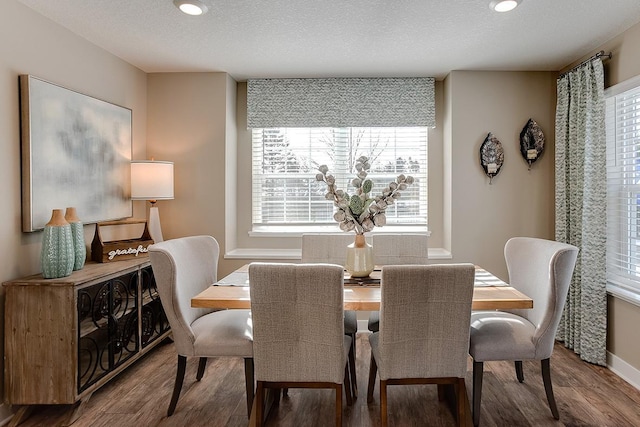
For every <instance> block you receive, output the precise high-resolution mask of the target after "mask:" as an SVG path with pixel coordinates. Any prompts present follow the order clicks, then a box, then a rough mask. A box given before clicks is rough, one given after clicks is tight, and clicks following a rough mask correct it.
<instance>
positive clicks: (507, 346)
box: [469, 237, 578, 426]
mask: <svg viewBox="0 0 640 427" xmlns="http://www.w3.org/2000/svg"><path fill="white" fill-rule="evenodd" d="M504 256H505V260H506V263H507V269H508V271H509V284H510V285H511V286H513V287H514V288H516V289H518V290H520V291H522V292H524V293H525V294H526V295H528V296H529V297H531V298H532V299H533V309H530V310H503V311H476V312H474V313H473V314H472V316H471V336H470V343H469V354H471V357H473V422H474V425H476V426H477V425H478V424H479V423H480V399H481V393H482V372H483V362H487V361H492V360H509V361H514V362H515V368H516V377H517V378H518V381H520V382H522V381H524V376H523V373H522V361H523V360H540V361H541V370H542V379H543V382H544V387H545V391H546V395H547V401H548V402H549V407H550V408H551V413H552V414H553V417H554V418H555V419H559V418H560V414H559V413H558V408H557V406H556V402H555V399H554V396H553V389H552V386H551V372H550V363H549V361H550V358H551V354H552V352H553V344H554V341H555V335H556V330H557V328H558V324H559V322H560V316H561V315H562V311H563V309H564V304H565V301H566V298H567V292H568V289H569V284H570V282H571V276H572V275H573V269H574V266H575V263H576V258H577V256H578V248H576V247H575V246H572V245H568V244H565V243H559V242H554V241H550V240H544V239H536V238H529V237H514V238H512V239H510V240H509V241H508V242H507V243H506V245H505V247H504Z"/></svg>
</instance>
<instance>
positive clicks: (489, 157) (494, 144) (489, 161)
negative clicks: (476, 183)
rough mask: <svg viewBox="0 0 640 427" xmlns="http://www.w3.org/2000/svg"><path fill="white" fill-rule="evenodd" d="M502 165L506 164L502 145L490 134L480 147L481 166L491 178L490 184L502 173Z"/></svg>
mask: <svg viewBox="0 0 640 427" xmlns="http://www.w3.org/2000/svg"><path fill="white" fill-rule="evenodd" d="M502 163H504V150H503V149H502V144H501V143H500V141H498V138H496V137H495V136H493V134H492V133H491V132H489V134H488V135H487V137H486V138H485V139H484V142H483V143H482V145H481V146H480V164H481V165H482V169H484V173H485V174H486V175H487V176H488V177H489V184H491V180H492V179H493V177H494V176H496V175H498V173H500V168H501V167H502Z"/></svg>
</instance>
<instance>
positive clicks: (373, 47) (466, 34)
mask: <svg viewBox="0 0 640 427" xmlns="http://www.w3.org/2000/svg"><path fill="white" fill-rule="evenodd" d="M18 1H19V2H21V3H23V4H25V5H27V6H29V7H30V8H32V9H34V10H35V11H37V12H39V13H41V14H42V15H44V16H46V17H48V18H50V19H51V20H53V21H55V22H57V23H59V24H60V25H62V26H64V27H66V28H68V29H69V30H71V31H72V32H74V33H76V34H78V35H80V36H82V37H84V38H86V39H87V40H89V41H90V42H92V43H94V44H96V45H98V46H100V47H102V48H104V49H105V50H107V51H109V52H111V53H113V54H114V55H116V56H118V57H120V58H122V59H123V60H125V61H127V62H129V63H131V64H133V65H135V66H136V67H138V68H140V69H141V70H143V71H145V72H149V73H152V72H175V71H224V72H227V73H229V74H230V75H231V76H233V77H234V78H235V79H237V80H244V79H246V78H252V77H265V78H267V77H336V76H340V77H356V76H357V77H372V76H378V77H390V76H396V77H407V76H416V77H420V76H434V77H436V78H439V79H441V78H443V77H444V76H446V75H447V74H448V73H449V71H451V70H560V69H561V68H563V67H565V66H567V65H568V64H570V63H572V62H573V61H575V60H577V59H579V58H581V57H582V56H584V55H588V54H591V53H594V52H593V50H594V49H596V48H597V47H598V46H599V45H601V44H602V43H604V42H606V41H608V40H610V39H611V38H613V37H614V36H616V35H618V34H619V33H621V32H623V31H624V30H626V29H627V28H629V27H631V26H632V25H634V24H635V23H637V22H640V0H523V2H522V3H521V4H520V6H519V7H518V8H516V9H515V10H514V11H512V12H509V13H496V12H493V11H491V10H490V9H489V6H488V5H489V0H205V1H206V2H207V3H208V4H209V6H210V9H209V12H208V13H207V14H206V15H203V16H199V17H194V16H188V15H184V14H183V13H181V12H180V11H179V10H178V9H177V8H176V7H175V6H174V5H173V2H172V0H53V1H52V0H18Z"/></svg>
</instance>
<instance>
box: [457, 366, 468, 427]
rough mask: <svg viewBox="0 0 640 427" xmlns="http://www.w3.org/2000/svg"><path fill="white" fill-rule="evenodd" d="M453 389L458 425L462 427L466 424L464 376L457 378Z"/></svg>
mask: <svg viewBox="0 0 640 427" xmlns="http://www.w3.org/2000/svg"><path fill="white" fill-rule="evenodd" d="M455 389H456V402H457V406H458V425H459V426H460V427H462V426H464V425H465V424H466V421H467V405H466V401H467V388H466V386H465V385H464V378H458V382H457V383H456V385H455Z"/></svg>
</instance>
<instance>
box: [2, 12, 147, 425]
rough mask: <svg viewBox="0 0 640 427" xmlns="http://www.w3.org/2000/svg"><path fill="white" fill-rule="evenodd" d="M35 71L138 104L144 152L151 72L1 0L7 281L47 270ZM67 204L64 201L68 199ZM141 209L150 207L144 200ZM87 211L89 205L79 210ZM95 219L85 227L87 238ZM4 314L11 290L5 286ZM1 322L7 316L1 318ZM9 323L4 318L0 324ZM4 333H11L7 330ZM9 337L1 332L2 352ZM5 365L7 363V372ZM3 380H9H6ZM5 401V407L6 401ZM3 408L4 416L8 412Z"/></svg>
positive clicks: (136, 146) (136, 147) (136, 123)
mask: <svg viewBox="0 0 640 427" xmlns="http://www.w3.org/2000/svg"><path fill="white" fill-rule="evenodd" d="M19 74H32V75H34V76H37V77H40V78H43V79H45V80H48V81H50V82H52V83H56V84H59V85H61V86H64V87H67V88H69V89H73V90H75V91H78V92H81V93H84V94H87V95H91V96H94V97H96V98H100V99H103V100H105V101H109V102H112V103H114V104H118V105H122V106H124V107H127V108H130V109H131V110H133V152H134V155H136V154H137V153H144V152H145V149H146V148H145V140H146V127H147V126H146V116H147V112H146V102H147V93H146V91H147V88H146V79H147V77H146V75H145V73H143V72H142V71H140V70H139V69H137V68H134V67H132V66H131V65H129V64H127V63H125V62H124V61H122V60H120V59H118V58H116V57H114V56H113V55H111V54H108V53H106V52H105V51H104V50H102V49H100V48H98V47H96V46H95V45H92V44H90V43H89V42H87V41H86V40H85V39H83V38H81V37H78V36H76V35H75V34H73V33H71V32H69V31H68V30H66V29H63V28H62V27H60V26H58V25H57V24H55V23H53V22H52V21H50V20H48V19H45V18H43V17H42V16H40V15H38V14H36V13H34V12H33V11H32V10H31V9H29V8H27V7H25V6H24V5H22V4H20V3H18V2H16V1H15V0H3V1H2V2H0V147H1V149H2V155H1V156H0V182H1V183H2V210H1V211H0V241H1V242H2V249H0V254H1V258H2V262H0V281H2V282H4V281H7V280H11V279H15V278H18V277H22V276H25V275H29V274H35V273H38V272H40V247H41V241H42V232H34V233H22V231H21V217H20V215H21V199H20V197H21V196H20V182H21V175H20V115H19V111H20V110H19V99H18V75H19ZM62 208H64V206H62ZM134 212H135V214H136V215H143V214H144V212H142V210H141V209H140V208H138V207H136V208H135V210H134ZM79 214H80V215H82V212H79ZM93 227H94V226H86V227H85V235H86V240H87V243H90V241H91V239H92V238H93ZM0 299H1V301H0V307H1V308H0V319H4V310H3V309H4V292H3V291H2V290H0ZM2 323H4V322H3V321H2ZM0 331H4V325H2V326H0ZM0 336H4V333H3V332H0ZM3 342H4V340H3V339H0V353H2V354H4V350H3V349H2V347H3V345H2V343H3ZM3 371H4V369H2V368H0V375H2V372H3ZM0 384H3V381H2V380H0ZM3 409H4V408H3ZM2 415H3V414H2V413H0V421H1V420H2V419H3V418H4V417H3V416H2Z"/></svg>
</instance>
